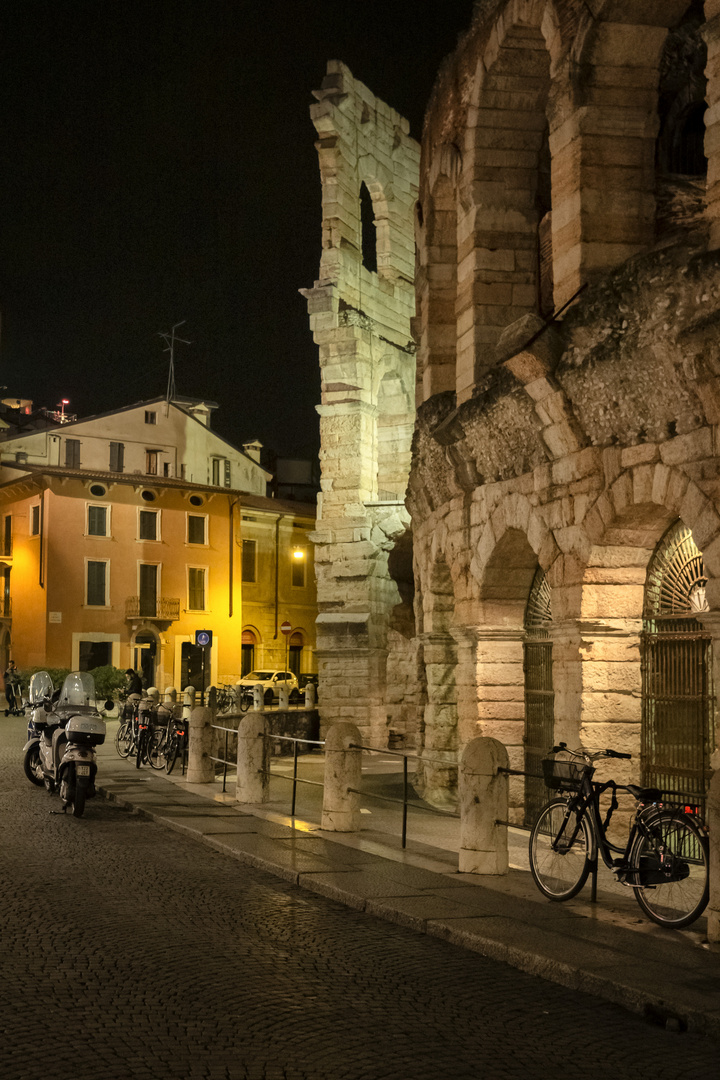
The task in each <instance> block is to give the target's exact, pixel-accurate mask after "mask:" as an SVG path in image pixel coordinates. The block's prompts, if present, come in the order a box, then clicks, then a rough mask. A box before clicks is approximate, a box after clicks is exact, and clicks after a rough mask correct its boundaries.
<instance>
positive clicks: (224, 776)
mask: <svg viewBox="0 0 720 1080" xmlns="http://www.w3.org/2000/svg"><path fill="white" fill-rule="evenodd" d="M227 755H228V730H227V728H226V729H225V753H224V754H223V795H224V794H225V778H226V776H227Z"/></svg>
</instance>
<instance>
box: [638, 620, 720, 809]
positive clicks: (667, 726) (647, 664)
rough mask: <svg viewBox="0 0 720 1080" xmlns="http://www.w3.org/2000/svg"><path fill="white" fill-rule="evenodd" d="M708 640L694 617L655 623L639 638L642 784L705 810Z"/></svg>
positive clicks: (709, 733)
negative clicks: (680, 795) (687, 800)
mask: <svg viewBox="0 0 720 1080" xmlns="http://www.w3.org/2000/svg"><path fill="white" fill-rule="evenodd" d="M710 652H711V644H710V635H709V634H708V633H707V632H705V631H704V630H703V628H702V626H701V624H700V623H699V622H698V621H697V620H696V619H694V618H689V617H687V616H686V617H685V618H683V617H679V618H678V617H675V618H657V619H653V620H648V621H646V623H645V632H644V633H643V636H642V690H643V717H642V748H641V761H642V782H643V784H645V785H647V786H648V787H659V788H661V789H662V790H664V791H677V792H679V793H682V796H683V797H684V798H692V799H694V800H696V801H697V802H698V803H699V804H700V805H701V806H703V807H704V803H705V795H706V792H707V788H708V784H709V783H710V777H711V775H712V770H711V769H710V754H711V753H712V749H713V746H714V741H715V740H714V730H713V726H714V725H713V716H714V698H713V687H712V676H711V672H712V663H711V655H710Z"/></svg>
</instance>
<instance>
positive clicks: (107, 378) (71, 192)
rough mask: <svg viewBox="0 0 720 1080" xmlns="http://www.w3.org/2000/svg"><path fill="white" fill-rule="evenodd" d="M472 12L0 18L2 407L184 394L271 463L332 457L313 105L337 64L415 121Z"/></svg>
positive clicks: (128, 6)
mask: <svg viewBox="0 0 720 1080" xmlns="http://www.w3.org/2000/svg"><path fill="white" fill-rule="evenodd" d="M471 10H472V2H471V0H419V2H417V3H407V2H405V0H384V2H383V0H357V3H355V4H350V3H347V2H346V0H345V2H342V0H336V2H328V0H311V2H306V0H297V2H289V0H285V2H280V0H257V2H250V0H234V2H233V0H119V2H116V0H84V2H81V0H3V4H2V7H1V8H0V313H1V315H2V337H1V341H0V365H1V366H0V383H2V384H4V385H5V386H6V387H7V390H5V391H3V392H2V396H6V395H13V396H15V395H18V396H23V397H31V398H32V399H33V400H34V401H35V403H36V405H45V406H48V407H52V406H54V405H55V404H56V403H57V402H58V401H60V399H61V398H63V397H66V398H69V399H70V402H71V404H70V409H71V410H72V411H73V412H76V413H77V414H78V415H79V416H87V415H90V414H92V413H96V412H100V411H104V410H106V409H111V408H114V407H116V406H121V405H126V404H130V403H132V402H134V401H138V400H141V399H143V398H146V397H153V396H155V395H157V394H161V393H164V392H165V387H166V383H167V358H166V356H165V355H164V354H163V351H162V350H163V342H162V340H161V339H160V337H158V332H159V331H165V330H169V329H170V327H171V326H172V324H173V323H177V322H180V320H182V319H184V320H186V323H185V325H184V326H183V327H182V330H181V331H180V333H181V335H182V336H183V337H186V338H189V339H190V340H191V341H192V344H191V345H190V346H179V347H178V349H177V352H176V383H177V389H178V391H179V392H180V393H184V394H188V395H194V396H195V395H196V396H206V397H213V398H214V399H215V400H217V401H218V402H220V405H221V408H220V409H219V410H218V412H217V413H216V418H215V421H214V426H215V427H216V429H217V430H218V431H220V432H221V433H222V434H223V435H225V436H226V437H227V438H229V439H230V440H231V441H233V442H236V443H239V442H241V441H244V440H247V439H249V438H252V437H259V438H260V439H262V441H263V442H264V443H265V444H266V445H268V446H271V447H274V448H275V449H276V450H277V451H278V452H280V453H283V454H289V455H308V454H312V453H314V452H315V450H316V447H317V441H318V436H317V416H316V413H315V410H314V406H315V404H316V403H317V401H318V399H319V372H318V365H317V351H316V347H315V346H314V344H313V342H312V337H311V334H310V330H309V327H308V320H307V311H306V301H305V300H304V299H303V297H301V296H299V294H298V292H297V290H298V289H299V288H301V287H308V286H311V285H312V283H313V281H314V280H315V278H316V277H317V272H318V267H319V259H320V180H319V173H318V165H317V155H316V151H315V148H314V138H315V132H314V128H313V127H312V124H311V122H310V118H309V113H308V108H309V105H310V103H311V101H312V100H313V99H312V96H311V91H312V90H313V89H316V88H318V87H319V86H320V83H321V80H322V78H323V75H324V72H325V66H326V61H327V60H328V59H341V60H343V61H345V63H347V64H348V66H349V67H350V68H351V70H352V71H353V74H354V75H355V76H356V77H358V78H360V79H362V81H363V82H365V83H366V84H367V85H368V86H369V87H370V88H371V90H373V92H374V93H376V94H377V95H378V96H379V97H381V98H383V99H384V100H385V101H387V102H388V103H389V104H391V105H392V106H393V107H394V108H396V109H397V110H398V111H399V112H401V113H403V114H404V115H405V116H407V117H408V119H409V120H410V122H411V130H412V133H413V135H414V136H415V137H416V138H419V137H420V134H421V125H422V117H423V113H424V108H425V105H426V103H427V99H428V96H429V93H430V90H431V88H432V84H433V81H434V77H435V74H436V72H437V69H438V67H439V65H440V61H441V60H442V57H443V56H444V55H445V54H446V53H448V52H450V51H451V50H452V49H453V48H454V47H455V43H456V40H457V36H458V33H460V32H461V31H462V30H464V29H465V28H466V26H467V25H468V23H469V20H470V15H471Z"/></svg>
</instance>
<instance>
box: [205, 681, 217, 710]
mask: <svg viewBox="0 0 720 1080" xmlns="http://www.w3.org/2000/svg"><path fill="white" fill-rule="evenodd" d="M207 703H208V705H209V706H210V708H211V709H212V711H213V712H217V686H211V687H210V688H209V689H208V693H207Z"/></svg>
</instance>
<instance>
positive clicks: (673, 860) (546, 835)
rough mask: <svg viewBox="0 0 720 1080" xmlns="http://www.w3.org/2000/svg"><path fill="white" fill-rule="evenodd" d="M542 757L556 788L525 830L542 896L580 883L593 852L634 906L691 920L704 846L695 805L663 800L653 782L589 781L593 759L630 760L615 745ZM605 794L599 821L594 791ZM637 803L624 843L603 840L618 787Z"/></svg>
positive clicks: (682, 922)
mask: <svg viewBox="0 0 720 1080" xmlns="http://www.w3.org/2000/svg"><path fill="white" fill-rule="evenodd" d="M550 753H551V755H553V756H551V757H547V758H545V759H543V762H542V765H543V773H544V776H545V783H546V785H547V786H548V787H549V788H550V789H551V790H554V791H557V792H560V793H562V795H561V796H559V797H557V798H554V799H552V800H551V801H550V802H549V803H548V804H547V805H546V806H545V807H543V809H542V810H541V811H540V814H539V816H538V819H537V821H536V822H535V824H534V825H533V828H532V831H531V833H530V871H531V873H532V876H533V879H534V881H535V884H536V885H537V887H538V888H539V889H540V892H541V893H543V895H544V896H546V897H547V898H548V899H549V900H558V901H563V900H570V899H572V897H573V896H577V894H578V893H579V892H580V890H581V889H582V887H583V885H584V884H585V882H586V881H587V878H588V874H589V873H590V869H591V867H592V866H593V865H596V863H597V856H598V853H599V854H600V856H601V858H602V860H603V862H604V863H605V865H606V866H607V867H608V869H609V870H610V871H611V872H612V873H613V874H614V875H615V876H616V878H617V880H618V882H620V884H622V885H624V886H626V887H628V888H630V889H632V890H633V891H634V893H635V898H636V900H637V902H638V904H639V905H640V907H641V909H642V910H643V911H644V913H645V914H646V915H647V916H648V918H650V919H652V920H653V922H656V923H657V924H658V925H659V926H664V927H668V928H671V929H676V930H679V929H681V928H682V927H684V926H689V924H690V923H691V922H694V921H695V919H697V918H698V917H699V916H700V915H701V914H702V912H703V911H704V909H705V906H706V905H707V902H708V892H709V882H708V863H709V849H708V840H707V835H706V829H705V826H704V825H703V823H702V820H701V818H700V817H699V815H698V812H697V808H696V807H691V806H687V805H685V804H683V805H682V806H675V807H674V806H672V805H670V806H668V805H666V804H665V802H664V801H663V795H664V794H670V795H671V796H672V793H663V792H662V791H660V790H659V789H658V788H643V787H639V786H638V785H636V784H616V783H615V781H614V780H607V781H605V782H604V783H597V782H593V780H592V776H593V774H594V772H595V768H594V764H593V763H594V762H595V761H597V760H598V759H600V758H604V757H605V758H630V757H631V755H630V754H622V753H619V752H618V751H617V750H596V751H589V750H568V748H567V746H566V744H565V743H560V745H559V746H555V747H553V749H552V751H551V752H550ZM606 791H611V792H612V798H611V802H610V807H609V809H608V811H607V814H606V816H605V820H604V821H603V820H602V819H601V811H600V796H601V795H602V794H603V793H604V792H606ZM618 791H627V792H628V793H629V794H630V795H632V796H633V798H634V799H635V800H636V803H637V808H636V812H635V816H634V818H633V821H632V823H631V826H630V832H629V835H628V840H627V844H626V846H625V848H621V847H617V846H616V845H615V844H612V843H611V842H610V841H609V840H608V838H607V830H608V826H609V824H610V820H611V818H612V815H613V812H614V811H615V810H616V809H617V807H618V801H617V792H618Z"/></svg>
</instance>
